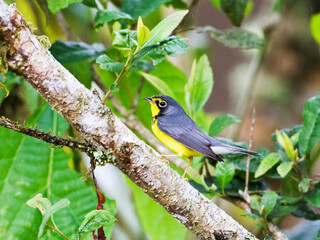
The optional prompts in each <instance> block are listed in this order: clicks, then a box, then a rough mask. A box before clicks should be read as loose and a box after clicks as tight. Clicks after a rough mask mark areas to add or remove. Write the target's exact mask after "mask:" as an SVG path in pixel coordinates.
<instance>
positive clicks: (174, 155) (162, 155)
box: [161, 154, 178, 163]
mask: <svg viewBox="0 0 320 240" xmlns="http://www.w3.org/2000/svg"><path fill="white" fill-rule="evenodd" d="M176 156H178V155H177V154H161V158H162V159H163V161H165V163H169V161H168V160H167V159H165V158H164V157H176Z"/></svg>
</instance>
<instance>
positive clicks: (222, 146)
mask: <svg viewBox="0 0 320 240" xmlns="http://www.w3.org/2000/svg"><path fill="white" fill-rule="evenodd" d="M210 140H211V146H210V148H211V150H212V151H213V152H214V153H216V154H230V153H244V154H249V155H253V156H257V155H260V153H257V152H254V151H250V150H247V149H244V148H239V147H235V146H232V145H229V144H226V143H223V142H220V141H218V140H216V139H214V138H211V139H210Z"/></svg>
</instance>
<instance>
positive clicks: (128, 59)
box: [101, 46, 140, 105]
mask: <svg viewBox="0 0 320 240" xmlns="http://www.w3.org/2000/svg"><path fill="white" fill-rule="evenodd" d="M139 51H140V47H139V46H138V47H137V49H136V50H135V51H134V53H130V54H129V56H128V57H127V61H126V63H125V64H124V66H123V68H122V69H121V72H120V73H119V75H118V76H117V78H116V80H115V81H114V84H118V83H119V82H120V80H121V78H122V77H123V76H124V75H125V74H126V73H127V72H128V70H129V66H130V63H131V61H132V59H133V57H134V56H135V55H136V54H137V53H138V52H139ZM110 93H111V89H109V90H108V92H107V93H106V95H105V96H104V97H103V99H102V101H101V103H102V104H103V105H105V104H106V100H107V98H108V96H109V95H110Z"/></svg>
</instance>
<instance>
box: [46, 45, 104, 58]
mask: <svg viewBox="0 0 320 240" xmlns="http://www.w3.org/2000/svg"><path fill="white" fill-rule="evenodd" d="M103 51H105V48H104V46H103V45H102V44H101V43H94V44H92V45H89V44H87V43H84V42H68V41H60V40H58V41H56V42H54V43H53V44H52V46H51V48H50V52H51V53H52V55H53V56H54V57H55V58H56V59H57V60H58V61H59V62H60V63H62V64H68V63H74V62H79V61H82V60H85V59H88V58H96V57H98V56H99V55H100V54H101V53H102V52H103Z"/></svg>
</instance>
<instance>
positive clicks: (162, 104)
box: [143, 95, 184, 117]
mask: <svg viewBox="0 0 320 240" xmlns="http://www.w3.org/2000/svg"><path fill="white" fill-rule="evenodd" d="M143 99H145V100H147V101H148V102H150V104H151V112H152V117H154V116H157V115H171V114H181V113H184V110H183V108H182V107H181V106H180V104H179V103H178V102H177V101H176V100H174V99H173V98H172V97H169V96H167V95H155V96H153V97H144V98H143ZM181 111H182V112H181Z"/></svg>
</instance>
